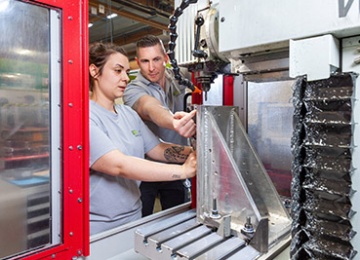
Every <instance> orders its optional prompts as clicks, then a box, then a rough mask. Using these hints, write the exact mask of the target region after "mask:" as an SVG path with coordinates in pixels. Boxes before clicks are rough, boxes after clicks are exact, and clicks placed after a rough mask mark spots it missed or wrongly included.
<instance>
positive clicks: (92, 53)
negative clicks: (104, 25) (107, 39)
mask: <svg viewBox="0 0 360 260" xmlns="http://www.w3.org/2000/svg"><path fill="white" fill-rule="evenodd" d="M114 53H121V54H123V55H125V56H127V53H126V51H125V50H124V49H123V48H122V47H120V46H119V45H115V44H113V43H102V42H95V43H92V44H90V46H89V64H94V65H95V66H96V67H97V68H98V69H99V72H98V74H97V75H101V74H102V71H103V69H104V66H105V63H106V62H107V60H108V58H109V56H110V55H112V54H114ZM93 85H94V79H93V77H91V75H90V90H91V91H92V88H93Z"/></svg>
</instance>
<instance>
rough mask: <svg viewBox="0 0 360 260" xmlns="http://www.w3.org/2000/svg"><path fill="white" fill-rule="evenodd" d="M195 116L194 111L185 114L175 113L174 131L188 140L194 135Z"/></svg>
mask: <svg viewBox="0 0 360 260" xmlns="http://www.w3.org/2000/svg"><path fill="white" fill-rule="evenodd" d="M195 115H196V110H193V111H191V112H190V113H187V112H176V113H175V114H174V117H173V118H174V120H173V127H174V130H175V131H176V132H177V133H178V134H179V135H181V136H183V137H186V138H189V137H191V136H193V135H194V134H195V133H196V124H195V121H194V120H193V117H194V116H195Z"/></svg>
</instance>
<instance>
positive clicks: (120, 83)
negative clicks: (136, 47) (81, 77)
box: [94, 53, 130, 100]
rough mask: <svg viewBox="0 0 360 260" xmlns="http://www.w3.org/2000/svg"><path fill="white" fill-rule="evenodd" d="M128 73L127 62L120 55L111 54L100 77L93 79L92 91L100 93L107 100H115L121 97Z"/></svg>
mask: <svg viewBox="0 0 360 260" xmlns="http://www.w3.org/2000/svg"><path fill="white" fill-rule="evenodd" d="M129 71H130V65H129V60H128V58H127V57H126V56H124V55H123V54H121V53H114V54H111V55H110V56H109V58H108V60H107V62H106V63H105V65H104V67H103V70H102V73H101V75H97V76H95V77H94V79H95V81H94V91H100V92H102V94H104V95H105V96H106V97H107V98H109V99H111V100H115V99H116V98H120V97H122V96H123V94H124V91H125V88H126V86H127V83H128V82H129V76H128V73H129Z"/></svg>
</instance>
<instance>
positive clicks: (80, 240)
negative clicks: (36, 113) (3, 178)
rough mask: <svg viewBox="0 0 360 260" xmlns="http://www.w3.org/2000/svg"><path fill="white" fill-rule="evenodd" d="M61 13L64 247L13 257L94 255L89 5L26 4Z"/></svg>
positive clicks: (72, 1)
mask: <svg viewBox="0 0 360 260" xmlns="http://www.w3.org/2000/svg"><path fill="white" fill-rule="evenodd" d="M26 2H27V3H29V4H35V5H42V6H46V7H49V8H51V9H56V10H59V12H60V16H61V21H62V22H61V23H62V24H61V30H62V32H61V37H62V45H61V50H62V81H61V82H62V99H61V100H62V101H61V106H62V129H61V133H62V163H61V165H62V169H61V170H62V185H63V190H62V201H61V203H62V220H63V223H62V227H63V231H62V243H61V244H60V245H53V246H52V247H49V248H45V249H41V250H37V251H33V252H30V253H27V254H25V255H21V256H17V257H15V258H13V259H20V258H21V259H27V260H32V259H72V258H75V257H79V256H86V255H89V237H90V236H89V141H88V140H89V130H88V124H89V123H88V122H89V116H88V103H89V102H88V100H89V98H88V69H87V68H88V55H87V54H88V1H86V0H67V1H60V0H39V1H26Z"/></svg>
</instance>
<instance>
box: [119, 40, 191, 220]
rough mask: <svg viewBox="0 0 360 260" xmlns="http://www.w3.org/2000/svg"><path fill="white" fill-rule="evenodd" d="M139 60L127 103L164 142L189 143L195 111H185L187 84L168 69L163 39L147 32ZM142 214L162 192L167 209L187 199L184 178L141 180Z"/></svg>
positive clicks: (138, 49)
mask: <svg viewBox="0 0 360 260" xmlns="http://www.w3.org/2000/svg"><path fill="white" fill-rule="evenodd" d="M135 59H136V62H137V64H138V66H139V68H140V72H139V74H138V75H137V77H136V79H135V80H133V81H131V82H130V83H129V85H128V86H127V88H126V90H125V93H124V97H123V100H124V103H125V104H126V105H129V106H131V107H132V108H133V109H134V110H135V111H137V113H138V114H139V115H140V117H141V118H142V119H143V120H144V122H145V123H146V124H147V125H148V127H149V128H150V129H151V130H152V131H153V132H154V133H155V134H156V135H157V136H159V137H160V138H161V139H162V140H163V141H165V142H172V143H176V144H183V145H184V144H187V139H186V138H188V137H191V136H193V135H194V134H195V131H196V125H195V123H194V120H193V119H192V118H193V116H194V115H195V111H192V112H190V113H186V112H182V111H183V110H184V96H185V94H186V86H181V85H179V84H178V83H177V81H176V80H175V79H174V76H173V72H172V70H171V69H169V68H166V64H167V62H168V59H169V58H168V56H167V55H166V51H165V48H164V45H163V43H162V41H161V40H160V39H159V38H157V37H156V36H153V35H148V36H145V37H144V38H142V39H141V40H139V41H138V42H137V45H136V58H135ZM140 190H141V200H142V203H143V210H142V214H143V217H145V216H147V215H150V214H152V213H153V209H154V202H155V198H156V197H157V196H158V195H159V196H160V202H161V208H162V209H163V210H164V209H168V208H171V207H173V206H176V205H179V204H182V203H184V202H185V201H186V195H185V191H186V189H185V187H184V183H183V181H172V182H155V183H154V182H151V183H150V182H142V183H141V185H140Z"/></svg>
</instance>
